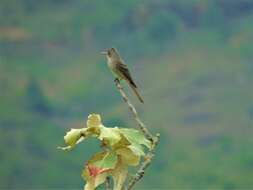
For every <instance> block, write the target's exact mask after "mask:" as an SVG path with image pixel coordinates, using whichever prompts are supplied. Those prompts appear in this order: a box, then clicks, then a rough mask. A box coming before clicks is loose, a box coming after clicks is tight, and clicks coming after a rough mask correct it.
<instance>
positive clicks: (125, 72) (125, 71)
mask: <svg viewBox="0 0 253 190" xmlns="http://www.w3.org/2000/svg"><path fill="white" fill-rule="evenodd" d="M116 67H117V69H118V70H119V71H120V72H121V73H122V74H123V75H124V77H125V78H126V79H127V80H128V81H129V82H130V84H132V85H133V86H134V87H135V88H137V86H136V84H135V83H134V81H133V79H132V77H131V75H130V72H129V70H128V68H127V65H126V64H124V63H122V62H119V63H118V64H116Z"/></svg>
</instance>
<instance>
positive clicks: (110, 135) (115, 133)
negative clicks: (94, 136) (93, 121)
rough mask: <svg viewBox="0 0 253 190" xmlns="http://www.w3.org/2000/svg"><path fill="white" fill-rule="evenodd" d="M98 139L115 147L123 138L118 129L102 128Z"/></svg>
mask: <svg viewBox="0 0 253 190" xmlns="http://www.w3.org/2000/svg"><path fill="white" fill-rule="evenodd" d="M98 138H99V139H100V140H102V141H103V142H104V143H105V144H108V145H110V146H113V145H115V144H116V143H118V142H119V141H120V139H121V136H120V132H119V130H118V128H107V127H101V129H100V135H99V137H98Z"/></svg>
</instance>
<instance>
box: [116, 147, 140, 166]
mask: <svg viewBox="0 0 253 190" xmlns="http://www.w3.org/2000/svg"><path fill="white" fill-rule="evenodd" d="M116 153H117V154H118V155H119V156H120V159H121V161H122V163H125V164H127V165H130V166H137V165H138V164H139V162H140V156H139V155H136V154H134V153H133V151H132V150H130V149H129V148H120V149H117V150H116Z"/></svg>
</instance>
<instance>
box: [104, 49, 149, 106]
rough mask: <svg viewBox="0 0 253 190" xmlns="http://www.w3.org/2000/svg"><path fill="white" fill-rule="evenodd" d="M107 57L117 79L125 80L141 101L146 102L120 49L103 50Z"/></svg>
mask: <svg viewBox="0 0 253 190" xmlns="http://www.w3.org/2000/svg"><path fill="white" fill-rule="evenodd" d="M101 53H102V54H104V55H106V57H107V65H108V67H109V68H110V70H111V71H112V73H113V75H114V76H115V80H122V79H123V80H125V81H126V82H127V83H128V85H129V86H130V87H131V88H132V90H133V91H134V93H135V94H136V96H137V97H138V99H139V100H140V102H141V103H144V101H143V99H142V97H141V95H140V93H139V92H138V89H137V86H136V84H135V83H134V81H133V78H132V77H131V75H130V72H129V70H128V68H127V65H126V64H125V63H124V61H123V59H121V57H120V55H119V53H118V51H117V50H116V49H115V48H110V49H108V50H106V51H103V52H101Z"/></svg>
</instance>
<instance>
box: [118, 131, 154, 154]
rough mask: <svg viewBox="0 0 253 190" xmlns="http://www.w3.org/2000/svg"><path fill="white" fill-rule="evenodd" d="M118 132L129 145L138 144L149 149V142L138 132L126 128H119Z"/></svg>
mask: <svg viewBox="0 0 253 190" xmlns="http://www.w3.org/2000/svg"><path fill="white" fill-rule="evenodd" d="M119 130H120V132H121V133H122V134H123V135H124V136H125V137H126V138H127V140H128V141H129V142H131V144H140V145H145V146H146V147H148V148H149V149H150V148H151V142H150V141H149V140H148V139H147V138H146V137H145V136H144V135H143V134H142V133H141V132H140V131H138V130H135V129H127V128H121V129H119Z"/></svg>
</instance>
